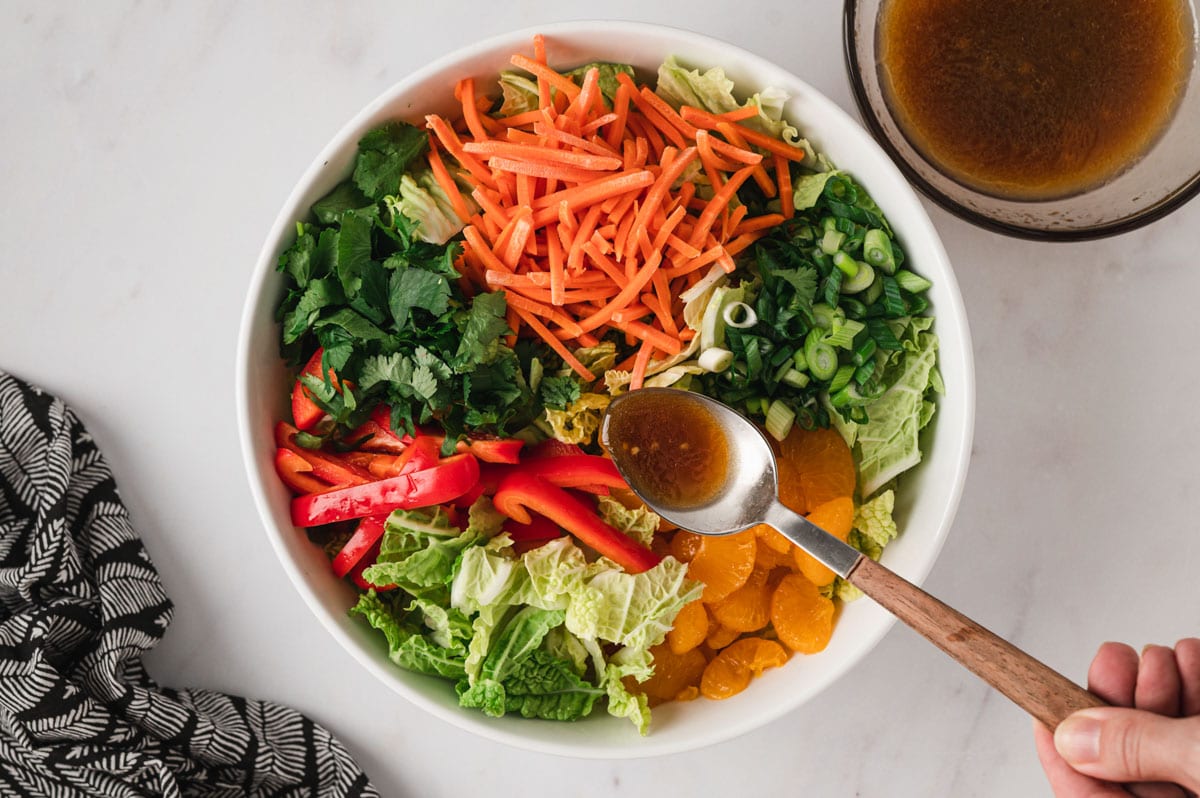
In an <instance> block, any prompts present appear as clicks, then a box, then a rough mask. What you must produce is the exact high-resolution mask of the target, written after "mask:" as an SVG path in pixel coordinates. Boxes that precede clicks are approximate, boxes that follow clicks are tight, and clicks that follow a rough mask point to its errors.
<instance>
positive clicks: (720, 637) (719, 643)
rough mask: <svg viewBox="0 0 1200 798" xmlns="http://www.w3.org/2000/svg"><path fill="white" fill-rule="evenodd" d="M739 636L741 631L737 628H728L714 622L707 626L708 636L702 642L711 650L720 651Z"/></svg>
mask: <svg viewBox="0 0 1200 798" xmlns="http://www.w3.org/2000/svg"><path fill="white" fill-rule="evenodd" d="M741 636H742V633H741V632H739V631H738V630H737V629H728V628H726V627H724V626H722V625H721V624H719V623H714V624H712V625H710V626H709V627H708V637H706V638H704V643H705V645H707V646H708V647H709V648H711V649H712V650H713V651H720V650H721V649H723V648H725V646H727V645H729V644H730V643H732V642H733V641H734V640H737V639H738V638H739V637H741Z"/></svg>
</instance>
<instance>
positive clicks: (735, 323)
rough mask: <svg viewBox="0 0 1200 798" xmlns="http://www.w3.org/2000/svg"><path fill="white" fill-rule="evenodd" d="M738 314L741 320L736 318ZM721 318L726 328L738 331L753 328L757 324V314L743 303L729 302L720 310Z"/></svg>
mask: <svg viewBox="0 0 1200 798" xmlns="http://www.w3.org/2000/svg"><path fill="white" fill-rule="evenodd" d="M739 313H740V315H741V318H738V315H739ZM721 318H723V319H724V320H725V324H726V325H727V326H729V327H734V328H736V329H739V330H744V329H746V328H747V327H753V326H754V325H755V324H757V323H758V314H757V313H755V312H754V308H752V307H750V306H749V305H747V304H746V303H745V302H730V303H729V304H727V305H726V306H725V307H724V308H722V309H721Z"/></svg>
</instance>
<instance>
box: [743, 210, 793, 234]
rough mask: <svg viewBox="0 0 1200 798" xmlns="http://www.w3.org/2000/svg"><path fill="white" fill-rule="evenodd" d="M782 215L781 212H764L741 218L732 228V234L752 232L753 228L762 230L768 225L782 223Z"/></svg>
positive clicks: (773, 225) (772, 225)
mask: <svg viewBox="0 0 1200 798" xmlns="http://www.w3.org/2000/svg"><path fill="white" fill-rule="evenodd" d="M783 221H784V216H783V214H782V213H765V214H763V215H762V216H751V217H750V218H749V219H745V220H743V221H742V222H741V223H740V224H739V225H738V226H737V227H735V228H733V234H734V235H738V234H740V233H753V232H754V231H755V230H763V229H766V228H768V227H775V226H776V225H779V224H783Z"/></svg>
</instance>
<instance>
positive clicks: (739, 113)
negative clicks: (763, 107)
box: [718, 105, 758, 122]
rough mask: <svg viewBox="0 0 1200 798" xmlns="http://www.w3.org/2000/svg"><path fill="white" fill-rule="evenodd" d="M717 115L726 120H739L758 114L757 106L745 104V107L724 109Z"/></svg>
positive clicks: (751, 117)
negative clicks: (733, 109) (723, 111)
mask: <svg viewBox="0 0 1200 798" xmlns="http://www.w3.org/2000/svg"><path fill="white" fill-rule="evenodd" d="M718 116H720V117H721V118H722V119H724V120H725V121H727V122H741V121H742V120H744V119H753V118H754V117H756V116H758V106H757V105H747V106H745V107H742V108H738V109H737V110H736V111H726V112H725V113H723V114H718Z"/></svg>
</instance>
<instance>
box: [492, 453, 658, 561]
mask: <svg viewBox="0 0 1200 798" xmlns="http://www.w3.org/2000/svg"><path fill="white" fill-rule="evenodd" d="M492 502H493V504H495V506H496V509H497V510H499V511H500V512H502V513H504V514H505V515H506V516H508V517H509V518H511V519H513V520H514V521H516V522H518V523H521V524H528V523H531V522H532V516H531V514H530V512H529V511H530V510H531V509H532V510H535V511H537V512H538V513H541V514H542V515H544V516H546V517H547V518H549V519H550V520H551V521H553V522H554V523H556V524H558V525H559V526H560V527H562V528H563V529H565V530H566V531H568V532H570V533H571V534H572V535H574V536H575V537H576V538H578V539H579V541H580V542H581V543H584V544H585V545H587V546H590V547H591V548H593V549H595V550H596V551H597V552H598V553H600V554H601V555H602V556H604V557H607V558H608V559H610V560H612V561H613V562H615V563H617V564H618V565H620V566H621V567H622V568H624V569H625V570H626V571H629V572H630V573H641V572H642V571H645V570H648V569H650V568H653V567H654V566H655V565H658V563H659V562H661V561H662V557H661V556H659V555H658V554H655V553H654V552H653V551H651V550H650V549H648V548H646V547H645V546H643V545H642V544H640V543H638V542H637V541H636V540H634V539H633V538H631V537H629V536H627V535H624V534H622V533H621V532H619V531H618V530H616V529H614V528H613V527H611V526H609V525H608V524H606V523H604V521H602V520H601V519H600V516H599V515H597V513H596V511H595V510H593V509H591V508H590V507H588V506H587V505H586V504H584V503H583V502H581V501H580V500H579V499H577V498H575V497H574V496H572V495H571V494H569V493H567V491H565V490H563V489H562V488H560V487H558V486H557V485H552V484H550V483H549V482H547V481H546V480H545V479H542V478H541V477H538V476H534V475H532V474H527V473H525V472H524V471H521V470H519V469H518V470H514V471H513V472H512V473H510V474H508V475H506V476H505V477H504V478H503V479H502V480H500V486H499V487H498V488H497V490H496V495H495V497H494V498H493V500H492Z"/></svg>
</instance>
